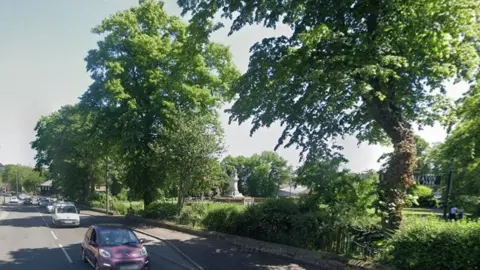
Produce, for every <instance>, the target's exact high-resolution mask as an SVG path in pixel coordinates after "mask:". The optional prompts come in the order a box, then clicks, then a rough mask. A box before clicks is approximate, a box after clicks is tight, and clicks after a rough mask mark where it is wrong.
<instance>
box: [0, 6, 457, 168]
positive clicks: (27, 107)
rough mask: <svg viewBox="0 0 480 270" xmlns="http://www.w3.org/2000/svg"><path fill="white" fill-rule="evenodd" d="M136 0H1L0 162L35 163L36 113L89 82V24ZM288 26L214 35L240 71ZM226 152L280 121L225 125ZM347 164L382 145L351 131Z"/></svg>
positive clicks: (255, 147)
mask: <svg viewBox="0 0 480 270" xmlns="http://www.w3.org/2000/svg"><path fill="white" fill-rule="evenodd" d="M167 2H168V3H167V4H166V5H165V8H166V10H167V12H168V13H169V14H171V15H177V16H179V15H180V9H179V8H178V6H177V5H176V3H175V2H176V1H172V0H171V1H167ZM137 3H138V1H137V0H81V1H80V0H72V1H65V0H43V1H38V0H2V1H0V36H1V38H0V44H1V45H0V162H1V163H4V164H9V163H21V164H25V165H34V160H33V158H34V155H35V152H34V151H33V150H31V148H30V144H29V143H30V142H31V141H32V140H33V139H34V132H33V128H34V126H35V123H36V121H37V120H38V118H39V117H40V116H41V115H48V114H50V113H51V112H53V111H55V110H58V109H59V108H60V107H61V106H63V105H65V104H72V103H75V102H77V100H78V97H79V96H80V95H81V94H82V93H83V92H84V91H85V89H87V87H88V85H89V84H90V83H91V81H90V78H89V76H88V73H87V72H86V70H85V62H84V60H83V59H84V57H85V56H86V54H87V51H88V50H89V49H91V48H94V47H95V46H96V41H97V40H98V36H95V35H93V34H91V33H90V29H91V28H92V27H94V26H95V25H97V24H98V23H100V22H101V20H102V19H103V18H105V17H107V16H108V15H110V14H112V13H115V12H117V11H119V10H122V9H125V8H128V7H131V6H134V5H136V4H137ZM289 33H290V31H289V29H288V28H287V27H279V28H277V29H276V30H272V29H264V28H262V27H259V26H255V27H248V28H245V29H244V30H242V31H240V32H238V33H236V34H234V35H233V36H231V37H227V31H226V30H222V31H219V32H218V33H215V34H214V36H213V39H214V40H215V41H218V42H221V43H223V44H226V45H228V46H230V48H231V52H232V54H233V58H234V62H235V63H236V65H237V66H238V68H239V69H240V70H242V71H245V70H246V68H247V65H248V57H249V48H250V46H251V45H253V44H254V43H255V42H256V41H260V40H261V39H262V38H264V37H271V36H278V35H282V34H286V35H288V34H289ZM448 89H449V95H450V96H452V97H458V96H459V95H460V94H461V92H463V91H464V90H465V85H460V86H455V87H454V86H450V87H448ZM222 120H223V122H224V126H225V129H226V144H227V146H228V151H227V154H231V155H252V154H254V153H259V152H261V151H264V150H273V147H274V146H275V144H276V141H277V139H278V136H279V134H280V132H281V129H280V127H279V126H273V127H272V128H270V129H261V130H260V131H259V132H257V133H256V134H254V136H253V137H250V136H249V130H250V125H249V124H243V125H242V126H238V125H237V124H232V125H230V126H229V125H228V116H227V115H225V114H223V115H222ZM420 135H421V136H423V137H424V138H425V139H427V140H428V141H430V142H435V141H441V140H443V138H444V136H445V132H444V131H443V130H442V129H441V128H440V127H438V126H437V127H433V128H427V129H425V130H423V131H421V132H420ZM343 144H344V147H345V150H344V153H345V155H346V157H347V158H348V159H349V160H350V162H349V164H347V167H348V168H350V169H352V170H354V171H362V170H365V169H370V168H372V169H376V168H378V164H377V163H376V160H377V158H378V157H379V156H380V155H381V154H382V153H383V152H385V151H388V148H384V147H380V146H366V145H361V146H360V147H357V143H356V141H355V140H354V139H352V138H347V139H346V141H345V142H344V143H343ZM279 153H280V154H281V155H282V156H283V157H285V158H286V159H287V160H288V161H289V162H290V163H291V164H292V165H294V166H295V165H297V164H298V152H297V151H295V150H294V149H280V150H279Z"/></svg>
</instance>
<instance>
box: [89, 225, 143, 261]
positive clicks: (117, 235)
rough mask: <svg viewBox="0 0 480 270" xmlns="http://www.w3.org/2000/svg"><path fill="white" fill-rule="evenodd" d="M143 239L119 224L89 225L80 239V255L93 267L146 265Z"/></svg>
mask: <svg viewBox="0 0 480 270" xmlns="http://www.w3.org/2000/svg"><path fill="white" fill-rule="evenodd" d="M142 243H143V240H140V239H138V238H137V235H136V234H135V233H134V232H133V231H132V230H131V229H129V228H127V227H123V226H120V225H110V224H105V225H93V226H91V227H90V228H88V230H87V232H86V234H85V237H84V239H83V243H82V259H83V261H84V262H86V263H89V264H90V265H92V266H93V267H94V268H95V269H121V270H123V269H125V270H130V269H132V270H133V269H138V270H148V269H150V260H149V258H148V253H147V249H146V248H145V247H144V246H143V244H142Z"/></svg>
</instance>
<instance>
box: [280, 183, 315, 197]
mask: <svg viewBox="0 0 480 270" xmlns="http://www.w3.org/2000/svg"><path fill="white" fill-rule="evenodd" d="M309 192H310V189H309V188H307V187H305V186H301V185H295V184H294V183H290V184H288V185H285V186H283V187H280V189H279V190H278V196H280V197H299V196H303V195H307V194H308V193H309Z"/></svg>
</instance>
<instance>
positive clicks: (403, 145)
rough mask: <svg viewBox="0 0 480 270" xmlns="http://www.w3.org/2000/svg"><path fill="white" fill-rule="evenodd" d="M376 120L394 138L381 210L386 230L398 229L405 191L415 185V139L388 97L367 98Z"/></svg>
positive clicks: (409, 127) (409, 126)
mask: <svg viewBox="0 0 480 270" xmlns="http://www.w3.org/2000/svg"><path fill="white" fill-rule="evenodd" d="M364 101H366V102H367V104H368V107H369V109H370V113H371V114H372V117H373V118H374V119H375V120H376V121H377V123H378V124H379V125H380V126H381V127H382V128H383V130H384V131H385V133H386V134H387V135H388V136H389V137H390V139H391V142H392V144H393V148H394V150H393V154H392V156H391V158H390V161H389V163H388V168H387V171H386V173H385V175H384V177H383V179H382V180H383V181H382V183H381V188H382V190H383V194H382V198H383V199H384V200H385V202H384V203H383V204H382V207H381V210H382V211H383V212H384V213H385V215H384V217H383V218H382V225H383V227H384V228H385V229H390V230H397V229H399V228H400V227H401V226H402V209H403V206H404V204H405V202H404V199H405V192H406V190H407V189H408V188H409V187H410V186H411V185H412V184H413V171H414V169H415V155H416V147H415V137H414V133H413V129H412V126H411V124H410V123H408V122H406V121H404V120H403V119H402V117H401V114H400V113H399V109H398V108H397V107H396V106H394V105H393V103H391V102H390V101H389V100H388V98H385V99H380V98H378V97H376V96H373V97H369V98H365V99H364Z"/></svg>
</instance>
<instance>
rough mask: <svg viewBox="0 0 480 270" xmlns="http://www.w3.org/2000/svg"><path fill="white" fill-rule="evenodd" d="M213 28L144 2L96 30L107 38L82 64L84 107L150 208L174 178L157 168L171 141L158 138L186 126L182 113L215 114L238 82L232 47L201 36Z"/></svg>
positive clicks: (135, 191)
mask: <svg viewBox="0 0 480 270" xmlns="http://www.w3.org/2000/svg"><path fill="white" fill-rule="evenodd" d="M210 28H211V27H209V25H208V24H202V25H186V24H184V23H183V22H182V21H181V20H180V19H179V18H177V17H175V16H169V15H168V14H167V13H166V12H165V10H164V8H163V3H162V2H160V3H159V2H157V1H154V0H145V1H140V5H139V6H136V7H133V8H130V9H127V10H124V11H121V12H118V13H116V14H114V15H112V16H110V17H108V18H106V19H104V20H103V21H102V23H101V24H100V25H98V26H97V27H95V28H94V29H93V33H95V34H97V35H101V36H102V37H103V38H102V40H101V41H99V42H98V43H97V44H98V48H96V49H92V50H90V51H89V52H88V56H87V57H86V59H85V60H86V62H87V70H88V72H90V74H91V78H92V79H93V81H94V82H93V83H92V84H91V85H90V87H89V89H88V91H87V92H86V93H84V95H83V96H82V97H81V104H82V105H84V106H86V107H87V108H89V110H90V111H92V112H94V113H95V114H97V115H98V116H99V117H98V121H97V129H96V133H97V134H99V136H100V138H101V139H102V141H104V142H113V143H115V144H118V146H119V153H120V154H121V155H122V156H123V157H124V159H123V161H124V163H125V171H126V173H125V174H126V177H125V184H126V185H127V186H128V187H129V188H130V190H131V192H132V193H133V194H135V196H140V197H142V198H143V200H144V201H145V204H147V205H148V204H149V203H151V202H153V201H154V199H155V197H156V196H157V194H156V191H157V188H159V187H162V186H164V185H166V183H165V180H166V178H167V174H169V173H170V172H167V171H166V170H165V168H163V167H161V168H159V166H158V163H156V162H157V161H158V160H159V159H160V158H159V157H158V156H157V154H158V152H156V151H154V150H153V149H152V145H155V144H157V143H158V142H159V141H162V140H163V139H164V137H165V136H166V137H168V135H165V134H163V133H161V132H160V133H159V131H162V132H163V131H168V130H170V131H172V130H174V129H176V128H177V126H178V125H181V120H179V119H178V118H177V116H178V112H179V111H180V112H182V113H185V114H186V115H188V116H191V115H208V114H211V113H212V112H213V111H214V110H215V109H217V108H218V106H219V105H221V103H222V101H223V99H224V95H226V94H227V92H228V91H229V88H230V84H231V82H232V81H233V80H235V79H236V78H237V77H238V75H239V73H238V71H237V69H236V68H235V67H234V65H233V64H232V61H231V55H230V53H229V51H228V48H227V47H225V46H223V45H220V44H217V43H213V42H209V41H208V33H204V32H203V31H199V30H200V29H201V30H208V29H210ZM209 31H210V32H211V30H209ZM177 135H178V134H177ZM182 138H185V137H182ZM170 139H171V140H173V139H174V138H170ZM176 143H177V142H176ZM185 143H186V142H184V143H183V144H182V146H178V147H184V146H185ZM190 157H191V156H190ZM200 169H202V170H203V169H204V168H199V170H200ZM205 171H207V169H205Z"/></svg>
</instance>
